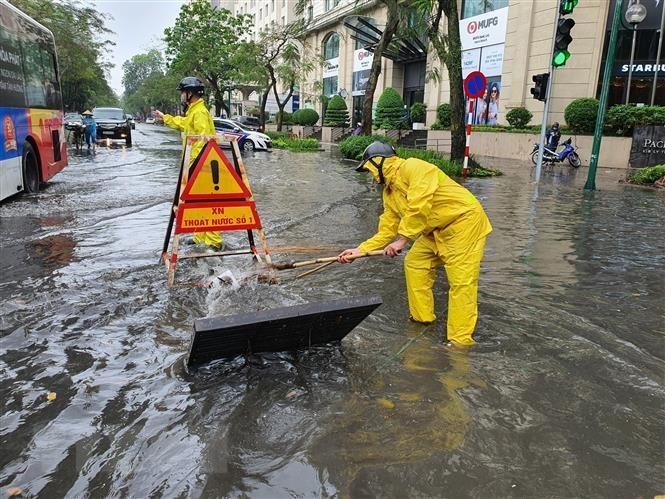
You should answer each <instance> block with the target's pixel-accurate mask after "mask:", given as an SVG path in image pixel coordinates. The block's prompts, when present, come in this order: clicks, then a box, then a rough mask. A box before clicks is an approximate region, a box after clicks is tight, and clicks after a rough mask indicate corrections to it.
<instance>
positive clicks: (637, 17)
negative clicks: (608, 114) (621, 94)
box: [625, 0, 647, 104]
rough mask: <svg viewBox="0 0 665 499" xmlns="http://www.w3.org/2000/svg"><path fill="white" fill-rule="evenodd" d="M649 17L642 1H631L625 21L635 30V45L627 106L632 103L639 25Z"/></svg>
mask: <svg viewBox="0 0 665 499" xmlns="http://www.w3.org/2000/svg"><path fill="white" fill-rule="evenodd" d="M646 17H647V9H646V7H645V6H644V5H642V4H641V3H640V0H631V2H630V5H628V8H627V9H626V15H625V19H626V22H627V23H628V24H630V25H631V26H632V29H633V44H632V46H631V47H630V65H629V66H628V85H627V87H628V88H627V90H626V104H628V103H630V85H631V83H632V79H633V60H634V59H635V42H636V41H637V25H638V24H640V23H641V22H642V21H644V19H645V18H646Z"/></svg>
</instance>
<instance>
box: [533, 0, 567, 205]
mask: <svg viewBox="0 0 665 499" xmlns="http://www.w3.org/2000/svg"><path fill="white" fill-rule="evenodd" d="M554 10H555V11H556V16H555V17H554V33H553V34H552V49H551V50H550V54H553V53H554V48H555V43H556V33H557V29H558V27H559V19H560V18H561V13H560V12H559V7H558V5H557V7H556V8H555V9H554ZM548 71H549V73H550V77H549V79H548V82H547V91H546V92H545V107H544V108H543V122H542V123H541V125H540V145H539V146H538V161H537V162H536V191H535V192H534V195H533V197H534V199H536V198H538V183H539V182H540V173H541V171H542V169H543V153H544V152H545V132H546V130H547V115H548V114H549V112H550V96H551V95H552V87H553V86H554V66H552V60H551V56H550V62H549V64H548Z"/></svg>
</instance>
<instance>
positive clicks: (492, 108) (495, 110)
mask: <svg viewBox="0 0 665 499" xmlns="http://www.w3.org/2000/svg"><path fill="white" fill-rule="evenodd" d="M487 88H488V94H489V97H488V100H487V110H486V115H487V124H488V125H496V124H498V119H499V96H500V90H501V83H500V82H498V81H493V82H490V83H489V85H488V86H487Z"/></svg>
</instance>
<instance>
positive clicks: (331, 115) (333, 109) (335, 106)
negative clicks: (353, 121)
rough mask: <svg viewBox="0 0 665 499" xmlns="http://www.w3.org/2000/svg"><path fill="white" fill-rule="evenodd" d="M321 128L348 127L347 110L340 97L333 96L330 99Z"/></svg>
mask: <svg viewBox="0 0 665 499" xmlns="http://www.w3.org/2000/svg"><path fill="white" fill-rule="evenodd" d="M323 126H341V127H348V126H349V110H348V109H347V107H346V102H344V99H342V97H341V96H340V95H335V96H333V97H332V99H330V102H329V103H328V107H327V108H326V116H325V118H324V120H323Z"/></svg>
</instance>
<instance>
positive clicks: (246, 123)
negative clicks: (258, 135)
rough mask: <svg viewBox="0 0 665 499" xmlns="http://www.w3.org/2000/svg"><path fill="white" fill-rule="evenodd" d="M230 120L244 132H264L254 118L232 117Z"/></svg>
mask: <svg viewBox="0 0 665 499" xmlns="http://www.w3.org/2000/svg"><path fill="white" fill-rule="evenodd" d="M231 120H232V121H235V122H236V123H238V124H239V125H240V127H241V128H243V129H244V130H251V131H252V132H264V131H265V130H264V129H263V127H262V126H261V121H260V120H259V119H258V118H256V117H254V116H234V117H233V118H231Z"/></svg>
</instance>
